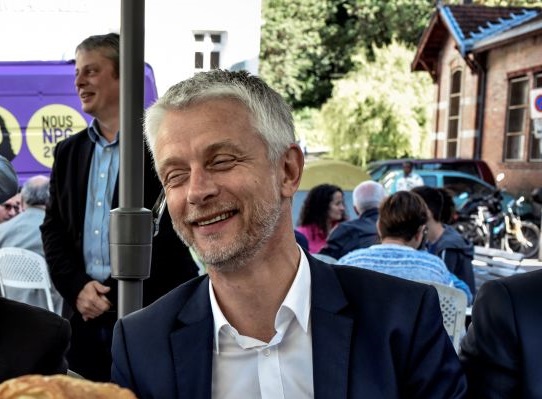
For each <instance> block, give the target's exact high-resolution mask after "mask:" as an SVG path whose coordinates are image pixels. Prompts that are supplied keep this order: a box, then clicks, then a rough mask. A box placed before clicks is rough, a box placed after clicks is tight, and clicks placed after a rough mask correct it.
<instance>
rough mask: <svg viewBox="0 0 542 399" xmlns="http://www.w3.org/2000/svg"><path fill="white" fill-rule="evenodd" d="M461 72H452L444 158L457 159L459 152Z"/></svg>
mask: <svg viewBox="0 0 542 399" xmlns="http://www.w3.org/2000/svg"><path fill="white" fill-rule="evenodd" d="M461 76H462V72H461V70H456V71H454V72H452V78H451V85H450V101H449V108H448V136H447V138H446V156H448V157H457V154H458V151H459V129H460V127H461V126H460V125H461V123H460V122H461Z"/></svg>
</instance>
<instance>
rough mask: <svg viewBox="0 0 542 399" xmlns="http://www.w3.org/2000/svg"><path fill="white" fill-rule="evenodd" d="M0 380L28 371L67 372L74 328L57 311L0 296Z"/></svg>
mask: <svg viewBox="0 0 542 399" xmlns="http://www.w3.org/2000/svg"><path fill="white" fill-rule="evenodd" d="M0 324H1V325H2V328H0V382H2V381H4V380H6V379H9V378H13V377H17V376H19V375H24V374H58V373H62V374H65V373H66V371H67V369H68V363H67V361H66V358H65V354H66V351H67V350H68V346H69V342H70V335H71V329H70V324H69V322H68V321H67V320H66V319H64V318H62V317H60V316H58V315H57V314H55V313H53V312H49V311H47V310H44V309H41V308H37V307H34V306H30V305H27V304H24V303H19V302H15V301H11V300H9V299H5V298H0Z"/></svg>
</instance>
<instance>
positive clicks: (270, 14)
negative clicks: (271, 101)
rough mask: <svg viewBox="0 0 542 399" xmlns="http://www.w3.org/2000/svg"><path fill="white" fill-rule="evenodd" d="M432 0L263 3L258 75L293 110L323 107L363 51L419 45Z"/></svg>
mask: <svg viewBox="0 0 542 399" xmlns="http://www.w3.org/2000/svg"><path fill="white" fill-rule="evenodd" d="M432 11H434V7H433V1H432V0H393V1H392V0H390V1H382V0H263V8H262V14H263V26H262V32H261V34H262V39H261V49H260V75H261V76H262V77H263V78H264V79H265V80H266V81H267V82H268V83H269V84H270V85H271V86H272V87H274V88H276V89H277V90H278V91H279V93H281V94H282V95H283V96H284V97H285V98H286V99H287V100H288V102H289V103H290V104H291V105H292V106H293V107H294V108H296V109H297V108H303V107H306V106H310V107H319V106H320V105H322V104H323V103H324V102H325V101H326V100H327V99H328V98H329V96H330V95H331V91H332V83H331V82H332V80H333V79H335V78H337V77H340V76H343V75H344V74H345V73H348V72H349V71H350V70H351V68H352V66H353V63H352V56H353V55H354V54H356V53H357V52H358V51H359V49H360V48H362V49H365V50H366V51H368V52H369V53H370V52H371V51H372V48H373V45H377V46H382V45H385V44H389V43H391V41H392V39H394V38H395V39H396V40H398V41H399V42H404V43H407V44H416V42H417V40H418V37H419V36H420V35H421V32H422V31H423V28H424V26H425V24H426V23H427V21H428V20H429V17H430V15H431V12H432Z"/></svg>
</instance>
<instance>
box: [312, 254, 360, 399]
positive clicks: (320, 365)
mask: <svg viewBox="0 0 542 399" xmlns="http://www.w3.org/2000/svg"><path fill="white" fill-rule="evenodd" d="M307 257H308V259H309V265H310V269H311V328H312V348H313V351H312V359H313V379H314V397H315V398H317V399H323V398H329V399H341V398H346V397H347V396H348V376H349V367H348V365H349V361H350V350H351V336H352V329H353V324H354V322H353V319H352V318H351V317H349V316H348V314H347V313H346V312H344V311H343V309H345V307H346V306H347V305H348V302H347V300H346V298H345V297H344V294H343V291H342V288H341V285H340V283H339V280H338V279H337V276H336V274H335V272H334V271H333V269H332V266H329V265H327V264H325V263H322V262H320V261H318V260H316V259H314V258H312V257H311V256H307ZM341 311H342V312H341Z"/></svg>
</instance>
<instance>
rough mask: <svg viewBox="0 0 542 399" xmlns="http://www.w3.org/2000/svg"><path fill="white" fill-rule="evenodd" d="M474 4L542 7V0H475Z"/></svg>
mask: <svg viewBox="0 0 542 399" xmlns="http://www.w3.org/2000/svg"><path fill="white" fill-rule="evenodd" d="M445 3H448V4H460V3H462V1H461V0H454V1H446V2H445ZM472 3H473V4H478V5H483V6H493V7H523V6H525V7H542V1H540V0H473V2H472Z"/></svg>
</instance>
